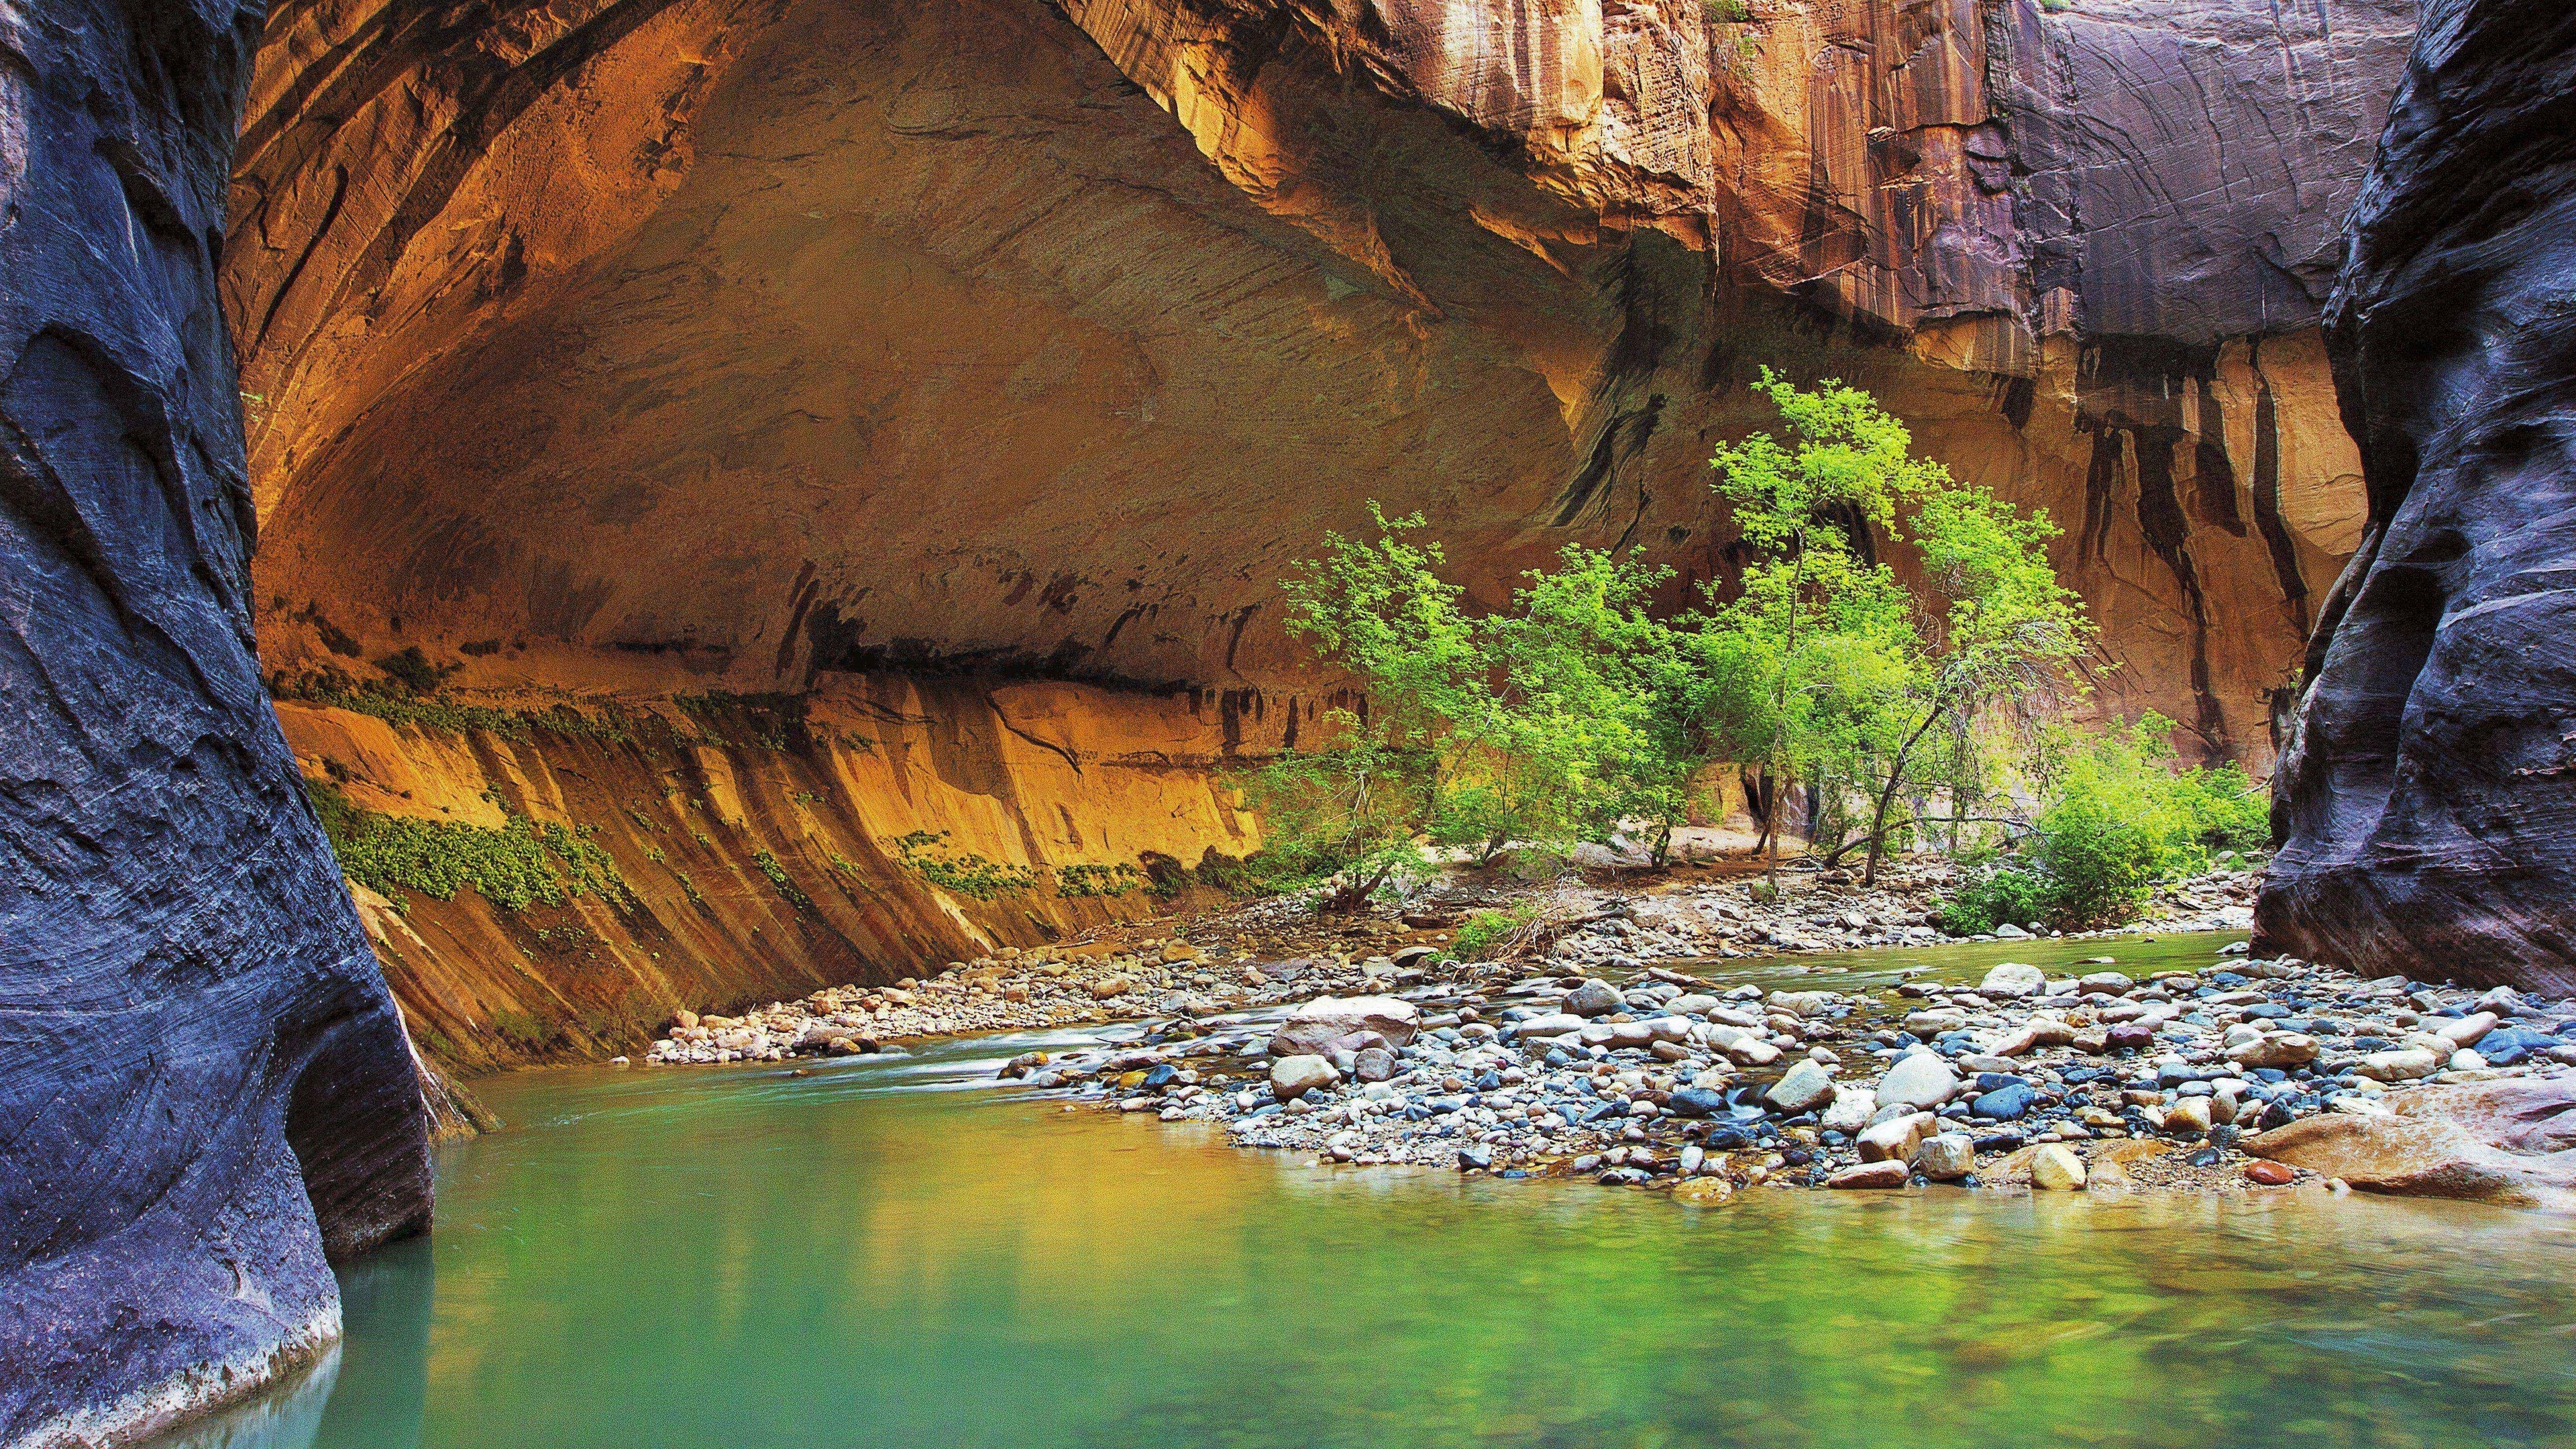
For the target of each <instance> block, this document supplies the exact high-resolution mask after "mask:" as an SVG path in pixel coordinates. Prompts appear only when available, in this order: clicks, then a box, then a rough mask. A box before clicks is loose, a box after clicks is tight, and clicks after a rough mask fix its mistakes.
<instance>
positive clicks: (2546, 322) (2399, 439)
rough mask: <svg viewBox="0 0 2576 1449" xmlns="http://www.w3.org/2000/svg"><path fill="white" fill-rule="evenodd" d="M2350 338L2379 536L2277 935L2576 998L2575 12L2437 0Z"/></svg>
mask: <svg viewBox="0 0 2576 1449" xmlns="http://www.w3.org/2000/svg"><path fill="white" fill-rule="evenodd" d="M2424 21H2425V24H2424V32H2423V35H2422V37H2421V39H2420V40H2419V42H2418V45H2417V49H2416V52H2415V59H2414V63H2413V66H2412V69H2411V70H2410V72H2409V75H2408V79H2407V84H2406V88H2405V90H2404V92H2403V93H2402V94H2401V95H2400V97H2399V99H2398V102H2397V104H2396V106H2395V109H2394V110H2393V112H2392V114H2391V118H2390V123H2389V127H2388V134H2387V137H2386V140H2385V142H2384V143H2383V146H2382V149H2381V152H2380V157H2379V161H2378V164H2377V167H2376V169H2375V170H2374V171H2373V172H2372V175H2371V178H2370V182H2369V184H2368V186H2367V187H2366V188H2365V189H2364V190H2363V192H2362V195H2361V199H2360V202H2359V204H2358V205H2357V206H2356V208H2355V210H2354V213H2353V222H2354V240H2353V245H2352V255H2351V260H2350V262H2349V263H2348V265H2347V266H2346V268H2345V270H2344V273H2343V279H2342V282H2341V284H2340V287H2339V289H2338V291H2337V293H2336V295H2335V300H2334V306H2333V312H2332V337H2333V345H2334V350H2335V364H2336V376H2337V380H2338V383H2339V384H2340V386H2341V389H2342V396H2343V406H2344V410H2345V415H2346V417H2347V418H2348V419H2349V421H2350V422H2351V424H2352V428H2353V431H2354V433H2355V435H2356V436H2358V437H2360V438H2361V439H2362V440H2363V445H2364V446H2363V455H2362V457H2363V466H2364V469H2365V471H2366V474H2367V476H2368V479H2369V485H2370V503H2371V508H2370V523H2369V532H2368V534H2367V536H2366V538H2365V540H2364V542H2363V546H2362V550H2361V553H2360V556H2359V557H2357V558H2356V559H2355V560H2354V562H2353V565H2352V567H2351V569H2350V570H2349V571H2348V572H2347V573H2346V574H2345V575H2344V578H2343V580H2342V581H2341V582H2340V583H2338V584H2337V585H2336V587H2335V592H2334V594H2333V596H2332V599H2331V600H2330V602H2329V603H2328V605H2327V607H2326V608H2325V610H2324V613H2323V618H2322V621H2321V624H2320V629H2319V632H2318V637H2317V640H2316V643H2315V645H2314V646H2313V648H2312V650H2311V652H2310V654H2309V679H2308V682H2307V685H2306V689H2305V693H2304V696H2303V698H2302V701H2301V704H2300V707H2299V712H2298V716H2297V721H2296V733H2295V735H2294V742H2293V743H2292V745H2291V747H2290V749H2289V751H2288V753H2287V755H2286V757H2285V759H2284V761H2283V766H2282V770H2281V773H2280V776H2279V780H2278V796H2277V803H2276V805H2275V807H2274V808H2275V811H2276V823H2277V824H2278V825H2279V826H2280V827H2281V828H2283V829H2284V831H2285V832H2286V836H2287V845H2286V847H2285V848H2284V849H2283V850H2282V852H2281V854H2280V856H2279V858H2278V859H2277V860H2276V861H2275V862H2274V863H2273V866H2272V871H2271V877H2270V884H2269V886H2268V888H2267V889H2266V891H2265V893H2264V896H2263V900H2262V904H2261V908H2260V913H2259V918H2258V919H2259V923H2260V926H2261V929H2262V930H2263V932H2264V933H2265V934H2266V935H2268V936H2269V937H2270V938H2271V939H2272V940H2274V941H2276V942H2278V943H2280V945H2281V946H2282V947H2283V948H2284V949H2287V950H2295V951H2298V952H2301V953H2304V954H2307V955H2312V956H2316V957H2318V958H2320V959H2324V960H2330V961H2338V962H2343V963H2348V964H2351V965H2354V966H2357V967H2359V968H2361V969H2363V970H2366V971H2373V972H2401V971H2402V972H2408V973H2411V974H2413V975H2417V976H2430V977H2436V978H2457V979H2460V980H2472V981H2479V982H2504V983H2510V984H2512V985H2515V986H2520V987H2524V988H2535V987H2536V988H2540V989H2542V990H2546V991H2550V992H2553V993H2560V994H2563V993H2565V992H2568V991H2569V990H2571V989H2576V849H2572V848H2571V847H2576V650H2571V648H2570V645H2569V640H2570V639H2571V637H2576V592H2571V590H2570V588H2569V585H2568V568H2569V560H2570V559H2571V558H2576V13H2571V12H2569V11H2568V10H2566V9H2565V7H2563V6H2559V5H2554V4H2548V3H2539V0H2478V3H2469V0H2432V3H2428V4H2427V5H2426V6H2425V8H2424Z"/></svg>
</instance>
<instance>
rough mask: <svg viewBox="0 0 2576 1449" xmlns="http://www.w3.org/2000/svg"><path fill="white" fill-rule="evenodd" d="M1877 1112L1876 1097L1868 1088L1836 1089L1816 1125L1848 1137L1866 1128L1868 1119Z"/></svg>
mask: <svg viewBox="0 0 2576 1449" xmlns="http://www.w3.org/2000/svg"><path fill="white" fill-rule="evenodd" d="M1877 1112H1878V1097H1877V1094H1876V1093H1874V1092H1872V1091H1870V1089H1869V1088H1867V1087H1836V1088H1834V1100H1833V1102H1832V1104H1831V1105H1829V1106H1827V1107H1826V1108H1825V1114H1824V1116H1823V1118H1822V1119H1821V1120H1820V1121H1819V1122H1818V1124H1817V1125H1819V1126H1821V1127H1823V1128H1824V1129H1825V1130H1826V1131H1829V1132H1841V1133H1844V1134H1846V1135H1848V1134H1851V1133H1855V1132H1858V1131H1860V1130H1861V1129H1862V1128H1864V1127H1867V1126H1868V1125H1869V1119H1870V1118H1871V1117H1873V1116H1875V1115H1876V1114H1877Z"/></svg>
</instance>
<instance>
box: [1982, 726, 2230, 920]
mask: <svg viewBox="0 0 2576 1449" xmlns="http://www.w3.org/2000/svg"><path fill="white" fill-rule="evenodd" d="M2173 728H2174V726H2173V721H2171V720H2169V719H2166V718H2164V717H2163V716H2161V715H2156V714H2149V715H2146V716H2144V717H2142V718H2140V719H2139V720H2138V721H2136V722H2135V723H2134V724H2132V723H2126V722H2121V721H2114V722H2112V723H2111V724H2110V725H2109V726H2107V727H2106V728H2104V729H2101V730H2099V731H2078V730H2074V729H2067V728H2060V729H2057V730H2053V731H2051V732H2049V734H2048V736H2047V737H2046V739H2045V741H2044V745H2043V749H2042V751H2041V753H2040V756H2039V758H2038V760H2037V766H2038V773H2039V774H2040V777H2041V805H2040V808H2039V810H2038V811H2037V813H2036V814H2035V815H2034V816H2033V817H2032V819H2031V831H2030V835H2029V837H2028V838H2027V840H2026V841H2025V842H2024V843H2023V849H2022V851H2021V853H2020V857H2021V858H2020V859H2018V860H2016V861H2014V862H2011V863H2008V864H2003V865H1998V866H1996V867H1995V868H1993V869H1991V870H1988V871H1986V872H1984V873H1982V874H1980V875H1978V876H1974V877H1971V879H1970V880H1969V882H1968V883H1967V885H1966V886H1965V887H1963V888H1962V889H1961V890H1960V891H1959V892H1958V893H1957V894H1956V895H1955V896H1954V897H1953V898H1952V900H1951V901H1950V903H1949V904H1948V906H1946V907H1945V908H1944V920H1945V922H1946V923H1948V924H1949V925H1950V926H1951V929H1953V930H1960V931H1970V932H1974V931H1980V930H1990V929H1992V928H1993V926H1994V925H1995V924H1996V923H1997V922H2000V921H2004V920H2010V921H2014V922H2016V923H2027V922H2030V921H2032V920H2045V921H2047V922H2048V923H2049V924H2051V925H2053V926H2056V927H2058V928H2059V929H2061V930H2070V931H2072V930H2085V929H2092V928H2098V927H2103V926H2115V925H2118V924H2120V923H2122V922H2124V921H2128V920H2131V919H2134V918H2135V917H2136V915H2137V913H2138V910H2139V908H2140V907H2141V906H2142V905H2144V904H2145V902H2146V899H2147V897H2148V895H2149V894H2150V893H2151V892H2152V891H2153V890H2154V889H2155V886H2156V883H2157V882H2159V881H2163V880H2168V879H2172V878H2174V877H2176V876H2182V875H2190V874H2193V873H2195V872H2198V871H2201V870H2205V869H2207V868H2208V865H2209V852H2210V851H2211V850H2212V849H2213V848H2225V849H2234V850H2247V849H2253V848H2255V847H2257V846H2259V845H2261V844H2262V843H2263V841H2264V839H2265V830H2266V815H2267V810H2266V806H2265V803H2264V800H2263V792H2262V789H2261V787H2260V786H2258V785H2256V784H2255V783H2254V782H2253V781H2252V780H2251V779H2249V778H2247V776H2246V774H2245V772H2244V771H2243V770H2242V769H2240V768H2238V767H2237V766H2235V765H2223V766H2220V767H2219V768H2217V769H2214V770H2213V769H2201V768H2193V769H2181V768H2178V767H2177V764H2176V762H2175V760H2174V757H2173V746H2172V739H2173ZM1998 912H2001V913H2000V914H1998Z"/></svg>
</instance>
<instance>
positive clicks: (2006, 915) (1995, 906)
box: [1941, 865, 2054, 936]
mask: <svg viewBox="0 0 2576 1449" xmlns="http://www.w3.org/2000/svg"><path fill="white" fill-rule="evenodd" d="M2051 896H2052V892H2051V889H2050V883H2049V880H2048V878H2047V877H2046V876H2043V875H2041V874H2039V873H2038V872H2037V871H2034V870H2031V869H2029V868H2028V867H2026V866H2020V865H1997V866H1989V867H1987V868H1986V869H1984V870H1981V871H1978V872H1976V873H1974V874H1972V875H1970V876H1969V877H1968V878H1967V879H1966V880H1965V881H1962V882H1961V883H1960V885H1959V888H1958V890H1957V891H1956V892H1955V893H1953V894H1952V895H1951V897H1950V899H1949V900H1948V901H1947V902H1945V903H1944V904H1943V906H1942V908H1941V928H1942V929H1943V930H1945V931H1948V932H1950V933H1951V934H1952V935H1957V936H1981V935H1984V934H1985V933H1986V932H1988V931H1991V930H1993V929H1994V928H1995V927H1997V926H2000V925H2002V924H2004V923H2005V922H2007V921H2009V922H2011V923H2012V924H2014V925H2016V926H2027V925H2029V924H2030V923H2031V922H2033V921H2039V920H2045V919H2046V918H2047V917H2048V916H2050V915H2051V914H2053V913H2054V912H2053V906H2052V901H2051Z"/></svg>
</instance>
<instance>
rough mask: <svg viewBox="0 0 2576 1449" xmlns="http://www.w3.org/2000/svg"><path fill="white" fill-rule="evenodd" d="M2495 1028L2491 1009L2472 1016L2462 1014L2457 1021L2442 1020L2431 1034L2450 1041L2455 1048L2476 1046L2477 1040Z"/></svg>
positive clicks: (2484, 1037) (2493, 1014) (2479, 1040)
mask: <svg viewBox="0 0 2576 1449" xmlns="http://www.w3.org/2000/svg"><path fill="white" fill-rule="evenodd" d="M2495 1028H2496V1016H2495V1013H2494V1012H2491V1011H2481V1012H2479V1013H2477V1014H2476V1015H2474V1016H2464V1017H2461V1018H2460V1019H2459V1020H2457V1021H2450V1022H2444V1023H2443V1024H2442V1025H2440V1026H2437V1027H2435V1028H2433V1035H2435V1036H2438V1037H2440V1038H2441V1039H2442V1040H2444V1041H2446V1042H2448V1043H2450V1045H2451V1046H2452V1048H2453V1049H2454V1050H2456V1049H2458V1048H2460V1047H2472V1046H2476V1045H2477V1044H2478V1043H2479V1042H2481V1041H2483V1040H2485V1039H2486V1035H2487V1033H2488V1032H2491V1031H2493V1030H2495Z"/></svg>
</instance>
